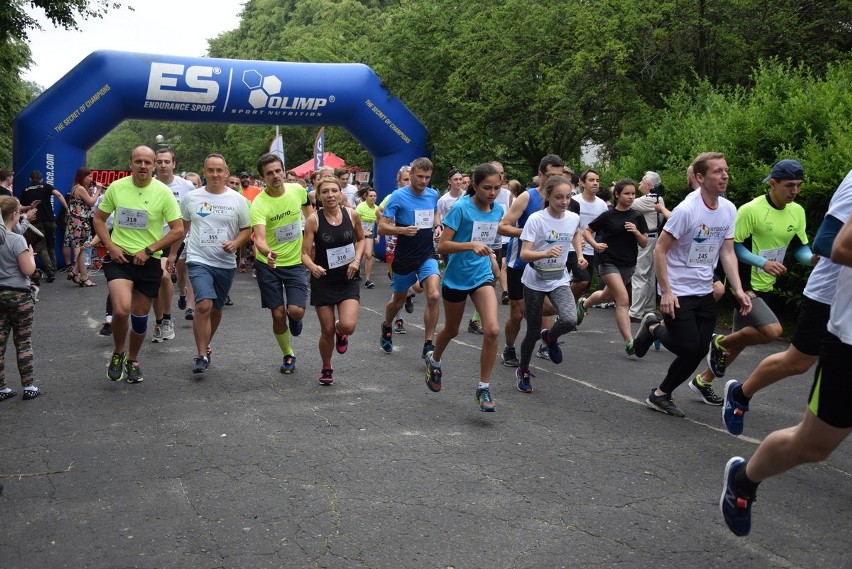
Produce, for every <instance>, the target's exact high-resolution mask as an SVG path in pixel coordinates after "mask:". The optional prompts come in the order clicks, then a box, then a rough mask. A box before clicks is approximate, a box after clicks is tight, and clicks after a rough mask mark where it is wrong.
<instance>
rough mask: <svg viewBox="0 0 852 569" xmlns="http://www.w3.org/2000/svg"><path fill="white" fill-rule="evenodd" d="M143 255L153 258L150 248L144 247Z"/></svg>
mask: <svg viewBox="0 0 852 569" xmlns="http://www.w3.org/2000/svg"><path fill="white" fill-rule="evenodd" d="M145 254H146V255H148V256H149V257H153V256H154V252H153V251H151V248H150V247H145Z"/></svg>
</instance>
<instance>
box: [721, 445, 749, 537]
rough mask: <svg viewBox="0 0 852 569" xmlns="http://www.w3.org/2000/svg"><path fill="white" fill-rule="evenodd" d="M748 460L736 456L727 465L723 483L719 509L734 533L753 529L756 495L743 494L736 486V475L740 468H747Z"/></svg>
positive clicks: (740, 533) (742, 534) (744, 532)
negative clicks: (753, 508) (752, 518)
mask: <svg viewBox="0 0 852 569" xmlns="http://www.w3.org/2000/svg"><path fill="white" fill-rule="evenodd" d="M746 464H747V462H746V460H745V459H744V458H742V457H740V456H735V457H733V458H732V459H731V460H729V461H728V464H727V465H726V466H725V480H724V482H723V484H722V497H721V498H719V509H720V510H721V511H722V516H723V517H724V518H725V524H727V526H728V529H729V530H731V531H732V532H734V535H738V536H744V535H748V534H749V532H750V531H751V504H752V502H754V496H751V497H747V496H741V495H739V494H741V492H737V491H736V489H735V488H734V476H735V475H736V474H737V472H739V470H740V468H745V466H746Z"/></svg>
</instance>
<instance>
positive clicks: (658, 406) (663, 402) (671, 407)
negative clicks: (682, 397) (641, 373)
mask: <svg viewBox="0 0 852 569" xmlns="http://www.w3.org/2000/svg"><path fill="white" fill-rule="evenodd" d="M656 391H657V390H656V389H652V390H651V394H650V395H648V398H647V399H646V400H645V404H646V405H648V407H650V408H651V409H653V410H654V411H660V412H661V413H665V414H666V415H671V416H672V417H686V413H684V412H683V411H681V410H680V409H678V408H677V406H675V404H674V401H672V396H671V394H670V393H666V394H665V395H657V394H656Z"/></svg>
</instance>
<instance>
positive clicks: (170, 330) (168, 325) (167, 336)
mask: <svg viewBox="0 0 852 569" xmlns="http://www.w3.org/2000/svg"><path fill="white" fill-rule="evenodd" d="M160 329H161V330H162V331H163V341H166V340H174V339H175V325H174V324H172V321H171V320H165V319H164V320H163V325H162V326H161V327H160Z"/></svg>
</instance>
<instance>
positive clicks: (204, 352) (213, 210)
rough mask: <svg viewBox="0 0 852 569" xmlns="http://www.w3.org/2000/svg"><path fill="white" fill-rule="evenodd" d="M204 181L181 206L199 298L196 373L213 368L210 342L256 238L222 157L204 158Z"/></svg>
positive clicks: (194, 323) (190, 269) (189, 265)
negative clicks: (242, 252) (241, 253)
mask: <svg viewBox="0 0 852 569" xmlns="http://www.w3.org/2000/svg"><path fill="white" fill-rule="evenodd" d="M204 177H205V178H207V186H206V187H204V188H199V189H197V190H192V191H191V192H189V193H188V194H187V195H186V196H185V197H184V198H183V200H182V201H181V204H180V213H181V218H183V225H184V229H185V233H186V240H185V243H186V266H187V271H188V272H189V281H190V283H191V284H192V290H193V293H194V294H195V318H194V319H193V321H192V333H193V335H194V336H195V345H196V347H197V348H198V356H197V357H196V358H195V364H194V365H193V368H192V372H193V373H202V372H204V371H205V370H206V369H207V367H208V366H209V365H210V354H211V349H210V343H211V342H212V340H213V335H214V334H216V329H217V328H218V327H219V323H220V322H221V320H222V307H223V306H225V299H226V298H228V294H229V293H230V291H231V285H232V284H233V282H234V274H235V273H236V271H237V259H236V257H235V255H234V253H236V252H237V251H238V250H239V248H240V247H242V246H243V245H245V244H246V243H248V241H249V238H250V236H251V220H250V217H249V205H248V204H249V202H248V200H246V199H245V198H244V197H243V196H241V195H240V194H239V193H238V192H236V191H234V190H232V189H231V188H229V187H228V186H226V185H225V181H226V180H227V179H228V165H227V164H226V163H225V159H224V158H223V157H222V155H220V154H211V155H209V156H208V157H207V159H206V160H204Z"/></svg>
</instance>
